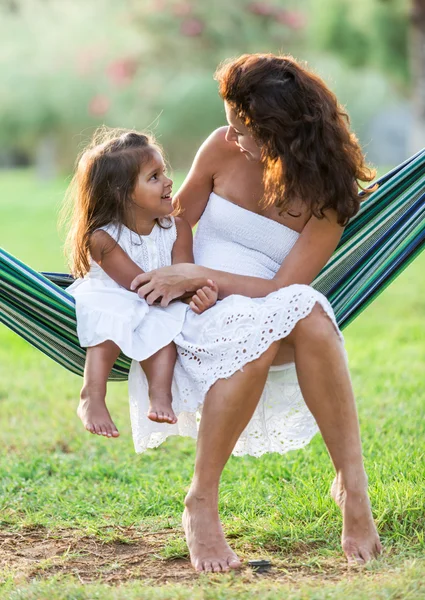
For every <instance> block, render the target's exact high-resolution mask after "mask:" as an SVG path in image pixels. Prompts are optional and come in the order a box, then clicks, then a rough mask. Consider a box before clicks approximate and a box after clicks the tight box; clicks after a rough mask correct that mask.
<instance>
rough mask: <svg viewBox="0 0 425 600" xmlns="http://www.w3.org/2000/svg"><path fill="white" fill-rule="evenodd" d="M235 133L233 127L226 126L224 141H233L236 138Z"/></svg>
mask: <svg viewBox="0 0 425 600" xmlns="http://www.w3.org/2000/svg"><path fill="white" fill-rule="evenodd" d="M237 139H238V138H237V135H236V133H235V130H234V129H233V127H230V126H229V127H228V128H227V133H226V141H227V142H235V141H236V140H237Z"/></svg>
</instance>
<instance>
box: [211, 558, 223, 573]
mask: <svg viewBox="0 0 425 600" xmlns="http://www.w3.org/2000/svg"><path fill="white" fill-rule="evenodd" d="M211 566H212V570H213V573H221V566H220V563H219V562H218V561H216V560H213V562H212V565H211Z"/></svg>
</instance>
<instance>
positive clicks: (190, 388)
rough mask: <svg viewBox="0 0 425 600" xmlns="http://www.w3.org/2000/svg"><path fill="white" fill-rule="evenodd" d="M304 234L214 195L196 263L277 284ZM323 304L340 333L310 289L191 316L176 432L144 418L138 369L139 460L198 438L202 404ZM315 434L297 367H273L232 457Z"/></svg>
mask: <svg viewBox="0 0 425 600" xmlns="http://www.w3.org/2000/svg"><path fill="white" fill-rule="evenodd" d="M298 236H299V234H298V233H296V232H294V231H293V230H292V229H289V228H288V227H286V226H285V225H282V224H280V223H277V222H276V221H272V220H271V219H268V218H266V217H263V216H262V215H258V214H255V213H253V212H251V211H249V210H247V209H244V208H242V207H240V206H238V205H236V204H233V203H232V202H229V201H228V200H225V199H224V198H221V197H220V196H218V195H217V194H214V193H212V194H211V196H210V198H209V201H208V204H207V206H206V208H205V211H204V213H203V215H202V217H201V219H200V221H199V225H198V229H197V232H196V235H195V242H194V253H195V262H196V263H197V264H201V265H204V266H206V267H210V268H213V269H218V270H222V271H227V272H230V273H235V274H240V275H251V276H254V277H263V278H264V279H272V278H273V277H274V275H275V274H276V272H277V271H278V269H279V268H280V266H281V264H282V263H283V262H284V260H285V257H286V256H287V255H288V253H289V251H290V250H291V248H292V247H293V245H294V244H295V242H296V240H297V239H298ZM316 303H319V304H320V305H321V306H322V307H323V309H324V311H325V313H326V314H327V315H328V316H329V318H330V319H331V321H332V322H333V323H334V325H335V327H337V325H336V321H335V317H334V314H333V311H332V308H331V306H330V304H329V302H328V301H327V299H326V298H325V297H324V296H323V295H322V294H320V293H319V292H317V291H316V290H314V289H313V288H312V287H310V286H307V285H291V286H289V287H286V288H282V289H280V290H278V291H277V292H273V293H271V294H269V295H268V296H266V297H265V298H247V297H245V296H239V295H233V296H229V297H228V298H225V299H224V300H221V301H219V302H217V304H216V305H215V306H213V307H212V308H210V309H208V310H207V311H205V312H204V313H203V314H202V315H197V314H195V313H194V312H193V311H190V310H189V311H188V312H187V315H186V320H185V323H184V326H183V329H182V332H181V333H180V334H179V335H178V336H177V337H176V339H175V343H176V345H177V349H178V360H177V364H176V367H175V372H174V381H173V409H174V411H175V413H176V414H177V415H178V422H177V423H176V424H175V425H167V424H159V423H154V422H152V421H149V420H148V419H147V418H146V411H147V408H148V396H147V385H146V378H145V376H144V374H143V372H142V370H141V368H140V366H139V365H138V363H135V362H133V363H132V367H131V370H130V378H129V390H130V414H131V421H132V428H133V438H134V444H135V449H136V451H137V452H143V451H144V450H145V449H146V448H152V447H155V446H158V445H159V444H161V443H162V442H163V441H164V440H165V439H166V437H168V436H169V435H174V434H177V435H186V436H192V437H196V435H197V429H198V425H199V421H200V415H201V412H202V404H203V402H204V399H205V395H206V393H207V392H208V390H209V389H210V387H211V386H212V385H213V384H214V383H215V382H216V381H217V380H218V379H222V378H228V377H230V376H231V375H233V374H234V373H235V372H236V371H237V370H238V369H240V370H243V367H244V365H246V364H247V363H249V362H251V361H253V360H255V359H256V358H258V357H259V356H260V354H262V353H263V352H264V351H265V350H266V349H267V348H268V347H269V346H270V344H271V343H272V342H274V341H276V340H280V339H282V338H284V337H285V336H287V335H288V334H289V333H290V332H291V331H292V329H293V327H294V326H295V325H296V323H297V322H298V321H299V320H300V319H303V318H304V317H305V316H307V315H308V314H309V313H310V311H311V310H312V308H313V306H314V305H315V304H316ZM316 432H317V425H316V423H315V420H314V418H313V416H312V414H311V413H310V411H309V410H308V408H307V406H306V404H305V402H304V400H303V398H302V395H301V392H300V389H299V385H298V381H297V375H296V372H295V366H294V365H293V364H291V365H286V366H283V367H271V369H270V372H269V376H268V379H267V382H266V385H265V389H264V392H263V394H262V396H261V399H260V402H259V404H258V407H257V409H256V411H255V413H254V415H253V417H252V419H251V421H250V423H249V424H248V426H247V427H246V429H245V430H244V432H243V433H242V435H241V436H240V438H239V440H238V442H237V444H236V446H235V449H234V451H233V454H235V455H242V454H250V455H253V456H260V455H262V454H264V453H265V452H279V453H281V454H283V453H284V452H287V451H288V450H291V449H294V448H301V447H302V446H305V445H306V444H307V443H308V442H309V441H310V440H311V438H312V437H313V436H314V435H315V433H316Z"/></svg>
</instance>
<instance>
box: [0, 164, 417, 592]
mask: <svg viewBox="0 0 425 600" xmlns="http://www.w3.org/2000/svg"><path fill="white" fill-rule="evenodd" d="M176 179H181V178H180V177H177V178H176ZM65 186H66V181H65V180H57V181H55V182H52V183H41V182H39V181H37V180H36V179H35V178H34V175H33V174H32V173H31V172H27V171H21V172H19V171H17V172H3V173H0V245H1V246H2V247H3V248H5V249H6V250H7V251H8V252H11V253H12V254H14V255H16V256H17V257H18V258H20V259H21V260H23V261H24V262H27V263H28V264H30V265H31V266H32V267H34V268H35V269H38V270H52V271H53V270H64V269H65V266H64V260H63V257H62V251H61V242H60V239H59V236H58V233H57V230H56V219H57V211H58V208H59V206H60V203H61V200H62V197H63V192H64V189H65ZM175 187H177V185H176V186H175ZM424 271H425V253H424V254H423V255H422V256H420V257H419V258H418V259H417V260H416V261H415V262H414V263H413V264H412V265H411V266H410V267H409V268H408V269H407V270H406V271H405V272H404V273H403V274H402V275H401V276H400V277H399V278H398V280H397V281H396V282H395V283H394V284H392V286H391V287H390V288H388V289H387V290H386V291H385V292H384V294H383V295H382V296H381V297H380V298H379V299H378V300H377V301H375V302H374V303H373V304H372V305H371V306H370V307H369V308H368V309H367V310H366V311H365V312H364V313H363V314H362V315H361V316H360V317H359V318H358V319H357V320H356V321H355V322H354V323H353V324H352V325H350V326H349V327H348V328H347V330H346V331H345V338H346V345H347V350H348V354H349V357H350V367H351V372H352V376H353V382H354V387H355V391H356V396H357V401H358V409H359V416H360V425H361V430H362V438H363V448H364V456H365V463H366V468H367V472H368V475H369V482H370V494H371V500H372V505H373V511H374V517H375V519H376V522H377V525H378V529H379V532H380V535H381V537H382V541H383V545H384V548H385V551H384V554H383V556H382V558H381V559H380V560H378V561H374V562H373V563H371V564H370V565H368V566H367V567H365V568H359V569H355V570H353V569H348V568H347V566H346V564H345V561H344V559H343V557H342V553H341V550H340V543H339V537H340V529H341V517H340V514H339V513H338V510H337V509H336V507H335V506H334V504H333V503H332V501H331V499H330V497H329V486H330V483H331V481H332V468H331V465H330V461H329V459H328V456H327V453H326V449H325V446H324V444H323V441H322V439H321V437H320V436H319V435H318V436H316V437H315V438H314V440H313V441H312V443H311V444H310V445H309V446H308V447H307V448H306V449H304V450H300V451H292V452H290V453H288V454H286V455H284V456H280V455H277V454H270V455H267V456H264V457H262V458H260V459H255V458H252V457H243V458H235V457H232V458H231V459H230V461H229V463H228V465H227V467H226V469H225V471H224V475H223V479H222V484H221V497H220V498H221V500H220V510H221V514H222V517H223V522H224V527H225V530H226V534H227V536H228V538H229V539H230V540H231V544H232V545H233V547H234V548H235V549H236V551H237V552H238V553H239V554H240V555H241V556H242V557H243V558H244V559H245V560H249V559H253V558H268V559H270V560H271V561H272V564H273V567H272V569H271V570H270V571H269V572H268V573H266V574H261V575H260V574H256V573H253V572H252V571H251V570H250V569H249V568H248V567H245V568H244V569H243V570H242V572H241V573H238V574H229V575H210V576H207V575H198V574H196V573H194V572H193V571H192V569H191V567H190V565H189V562H188V560H187V557H188V555H187V549H186V547H185V543H184V539H183V534H182V530H181V527H180V515H181V512H182V508H183V498H184V495H185V491H186V490H187V488H188V485H189V483H190V479H191V474H192V468H193V461H194V454H195V444H194V442H193V440H190V439H183V438H180V439H178V438H171V439H170V440H168V441H167V442H166V443H164V444H163V445H162V446H160V447H159V448H158V449H156V450H151V451H148V452H146V453H145V454H142V455H136V454H135V453H134V450H133V445H132V439H131V433H130V422H129V415H128V405H127V390H126V385H125V384H124V383H115V384H111V385H110V387H109V406H110V408H111V412H112V415H113V416H114V419H115V422H116V423H117V425H118V426H119V429H120V431H121V437H120V438H118V439H117V440H110V439H109V440H108V439H104V438H101V437H97V436H91V435H90V434H88V433H87V432H85V431H84V430H83V428H82V426H81V423H80V421H79V420H78V418H77V417H76V414H75V409H76V406H77V401H78V394H79V388H80V385H81V380H80V379H79V378H78V377H76V376H75V375H72V374H70V373H68V372H67V371H65V370H64V369H62V368H61V367H59V366H58V365H57V364H56V363H54V362H53V361H51V360H49V359H48V358H47V357H45V356H44V355H42V354H41V353H39V352H38V351H36V350H34V349H33V348H32V347H31V346H30V345H29V344H27V343H26V342H24V341H22V340H21V339H19V338H18V337H17V336H16V335H15V334H13V333H12V332H11V331H9V330H7V329H6V328H5V327H3V326H0V415H1V421H0V423H1V434H0V436H1V437H0V440H1V454H0V525H1V527H0V590H1V591H0V597H1V598H10V599H22V598H25V599H39V598H49V599H51V600H59V599H60V600H63V599H88V598H101V599H102V600H103V599H112V598H114V599H115V598H120V599H121V598H122V599H133V598H143V599H165V598H167V599H168V598H171V599H173V600H174V599H175V600H177V599H185V600H186V599H191V600H192V599H194V600H195V599H198V598H199V599H200V598H205V599H208V600H219V599H242V598H243V599H248V598H250V599H251V598H261V599H264V600H268V599H270V600H271V599H278V598H279V599H280V598H288V599H290V600H291V599H296V598H297V599H322V598H335V599H339V598H342V597H344V596H345V597H348V598H350V599H351V598H355V599H357V598H358V599H363V598H365V599H366V598H379V599H380V598H382V599H384V598H385V599H389V598H391V599H396V598H409V599H415V598H418V599H419V598H424V597H425V539H424V531H425V506H424V498H425V483H424V482H425V419H424V415H425V410H424V404H425V403H424V396H425V393H424V365H425V341H424V328H425V325H424V324H425V278H424V276H423V274H424Z"/></svg>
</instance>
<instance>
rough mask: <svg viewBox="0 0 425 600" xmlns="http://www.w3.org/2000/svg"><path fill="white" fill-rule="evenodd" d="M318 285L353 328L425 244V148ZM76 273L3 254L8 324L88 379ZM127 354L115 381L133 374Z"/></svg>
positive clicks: (351, 234)
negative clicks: (43, 268)
mask: <svg viewBox="0 0 425 600" xmlns="http://www.w3.org/2000/svg"><path fill="white" fill-rule="evenodd" d="M378 183H379V188H378V189H377V190H376V191H375V192H374V193H373V194H371V195H370V196H369V197H368V198H367V199H366V200H365V201H364V202H363V203H362V207H361V210H360V211H359V213H358V214H357V215H356V216H355V217H354V218H353V219H352V220H351V221H350V222H349V224H348V225H347V227H346V228H345V231H344V234H343V236H342V239H341V241H340V243H339V245H338V248H337V249H336V250H335V252H334V254H333V255H332V257H331V259H330V260H329V262H328V264H327V265H326V266H325V267H324V269H323V270H322V271H321V273H320V274H319V275H318V277H317V278H316V279H315V281H314V282H313V286H314V287H315V288H316V289H318V290H319V291H321V292H322V293H323V294H325V295H326V296H327V298H328V299H329V300H330V302H331V304H332V306H333V309H334V311H335V315H336V318H337V321H338V324H339V326H340V327H341V328H344V327H345V326H347V325H348V323H350V322H351V321H352V320H353V319H355V318H356V317H357V316H358V314H359V313H360V312H361V311H362V310H363V309H364V308H365V307H366V306H367V305H368V304H369V303H370V302H372V301H373V300H374V298H376V297H377V296H378V294H380V293H381V292H382V291H383V290H384V288H385V287H386V286H387V285H388V284H389V283H391V281H393V280H394V279H395V277H397V275H398V274H399V273H400V272H401V271H402V270H403V269H404V268H405V267H406V266H407V265H408V264H409V263H410V262H411V261H412V260H413V259H414V258H415V257H416V256H417V255H418V254H419V252H421V250H422V249H423V248H424V246H425V149H424V150H422V151H421V152H418V153H417V154H416V155H415V156H413V157H412V158H410V159H408V160H407V161H405V162H404V163H403V164H401V165H400V166H398V167H396V168H395V169H393V170H392V171H390V172H389V173H388V174H387V175H385V176H384V177H382V178H381V179H380V180H378ZM72 281H73V279H72V277H71V276H70V275H66V274H62V273H37V272H36V271H34V270H33V269H31V268H30V267H28V266H27V265H25V264H23V263H22V262H21V261H19V260H18V259H17V258H15V257H13V256H11V255H10V254H8V253H7V252H6V251H5V250H3V249H0V322H2V323H4V324H5V325H6V326H7V327H9V328H10V329H12V330H13V331H14V332H16V333H17V334H18V335H20V336H21V337H23V338H24V339H25V340H27V341H28V342H30V343H31V344H32V345H33V346H35V347H36V348H38V349H39V350H41V351H42V352H44V353H45V354H46V355H47V356H50V357H51V358H53V359H54V360H55V361H56V362H58V363H59V364H61V365H62V366H64V367H66V368H67V369H69V370H70V371H72V372H74V373H77V374H79V375H82V374H83V370H84V360H85V350H84V349H82V348H81V347H80V346H79V343H78V337H77V332H76V317H75V302H74V298H73V297H72V296H71V295H70V294H68V293H67V292H66V291H65V289H64V288H66V287H67V286H68V285H70V284H71V283H72ZM129 366H130V360H129V359H128V358H127V357H126V356H124V355H120V357H119V358H118V360H117V362H116V363H115V365H114V368H113V370H112V372H111V375H110V380H123V379H126V378H127V376H128V369H129Z"/></svg>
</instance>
